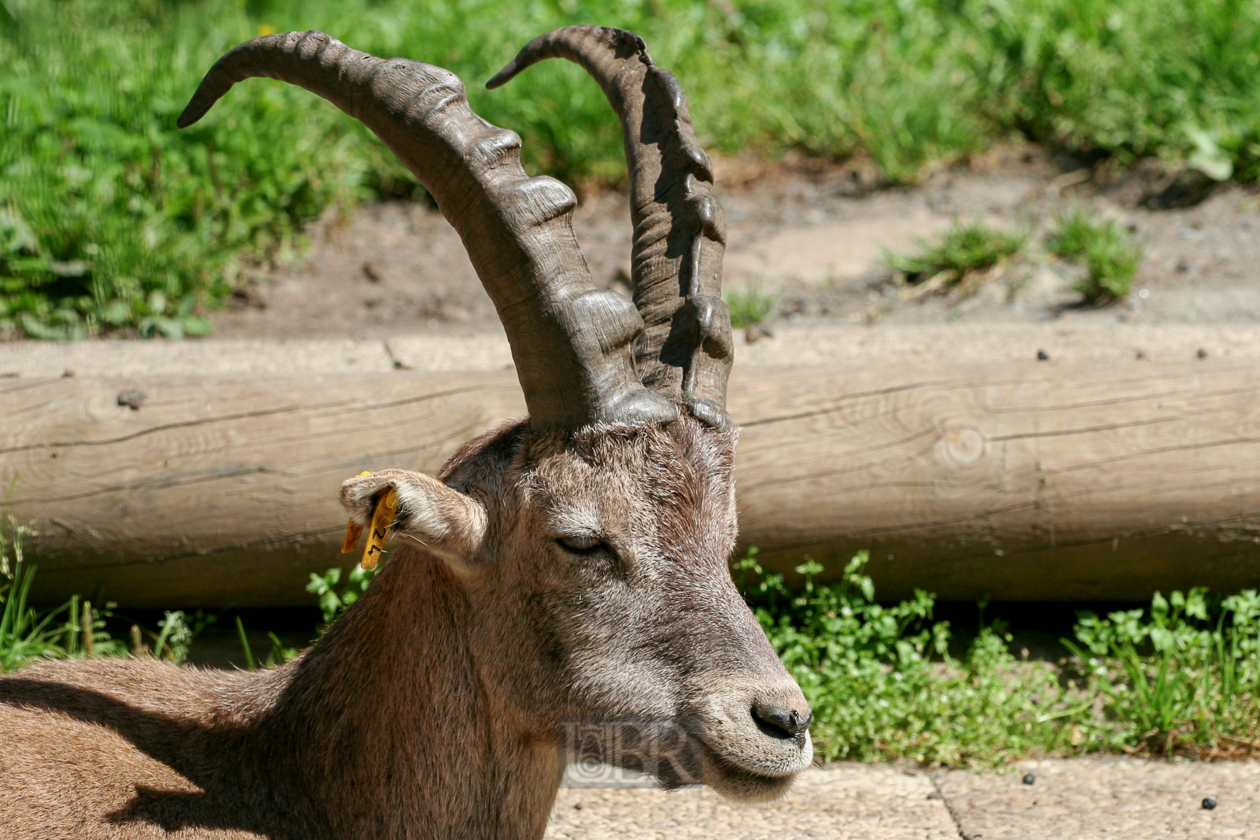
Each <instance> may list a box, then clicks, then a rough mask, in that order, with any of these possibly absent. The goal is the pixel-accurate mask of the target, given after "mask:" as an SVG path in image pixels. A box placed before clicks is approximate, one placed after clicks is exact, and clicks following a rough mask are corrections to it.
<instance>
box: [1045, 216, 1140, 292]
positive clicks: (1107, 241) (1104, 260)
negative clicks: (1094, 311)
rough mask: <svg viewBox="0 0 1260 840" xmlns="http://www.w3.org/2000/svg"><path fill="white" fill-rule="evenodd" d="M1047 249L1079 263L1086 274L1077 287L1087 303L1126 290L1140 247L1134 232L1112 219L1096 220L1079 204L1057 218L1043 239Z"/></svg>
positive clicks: (1135, 271)
mask: <svg viewBox="0 0 1260 840" xmlns="http://www.w3.org/2000/svg"><path fill="white" fill-rule="evenodd" d="M1046 245H1047V247H1048V248H1049V249H1050V252H1051V253H1053V254H1055V255H1056V256H1058V257H1060V258H1061V259H1064V260H1067V261H1069V262H1075V263H1080V264H1082V265H1083V266H1084V267H1085V271H1086V274H1085V276H1084V277H1083V278H1081V279H1080V280H1079V281H1077V283H1076V285H1075V289H1076V291H1078V292H1080V293H1081V295H1082V296H1083V297H1084V298H1085V301H1086V302H1087V303H1107V302H1110V301H1115V300H1119V299H1120V298H1123V297H1124V296H1126V295H1127V294H1128V293H1129V290H1130V289H1131V288H1132V286H1133V278H1134V277H1136V276H1137V269H1138V263H1139V262H1140V261H1141V259H1142V251H1141V249H1140V248H1139V247H1138V245H1137V243H1136V242H1135V241H1134V240H1133V235H1132V234H1131V233H1129V231H1128V230H1126V229H1125V228H1124V227H1123V226H1122V225H1120V224H1118V223H1117V222H1115V221H1114V220H1112V219H1105V220H1102V221H1096V220H1094V219H1093V218H1091V217H1090V216H1089V214H1087V213H1086V212H1085V211H1083V210H1080V209H1079V208H1078V209H1076V210H1073V211H1072V212H1070V213H1068V214H1067V215H1065V216H1063V217H1062V218H1060V219H1059V220H1058V223H1057V225H1056V227H1055V229H1054V230H1053V231H1052V232H1051V234H1050V236H1049V238H1048V239H1047V240H1046Z"/></svg>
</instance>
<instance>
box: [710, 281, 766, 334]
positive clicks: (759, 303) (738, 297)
mask: <svg viewBox="0 0 1260 840" xmlns="http://www.w3.org/2000/svg"><path fill="white" fill-rule="evenodd" d="M722 300H723V301H724V302H725V303H726V308H727V310H729V311H730V313H731V326H732V327H734V328H735V329H737V330H740V329H743V328H745V327H751V326H752V325H753V324H760V323H761V322H762V321H764V320H766V318H767V317H768V316H769V315H770V312H771V311H772V310H773V309H774V305H775V303H776V302H778V297H777V296H776V295H773V294H770V293H769V292H763V291H761V290H760V289H746V290H743V291H726V290H723V292H722Z"/></svg>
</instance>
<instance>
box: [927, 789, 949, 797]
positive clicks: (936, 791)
mask: <svg viewBox="0 0 1260 840" xmlns="http://www.w3.org/2000/svg"><path fill="white" fill-rule="evenodd" d="M927 798H928V799H944V798H945V797H943V796H941V792H940V791H939V790H934V791H932V792H931V793H929V794H928V795H927Z"/></svg>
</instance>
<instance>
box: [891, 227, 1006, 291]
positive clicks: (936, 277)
mask: <svg viewBox="0 0 1260 840" xmlns="http://www.w3.org/2000/svg"><path fill="white" fill-rule="evenodd" d="M1027 240H1028V235H1027V234H1025V233H1011V232H1007V231H1001V230H996V229H994V228H992V227H989V226H988V225H986V224H984V223H983V222H962V221H957V220H956V221H955V222H954V224H953V226H952V227H950V229H949V231H948V232H947V233H946V234H945V235H944V236H942V237H941V238H940V239H939V240H938V241H937V242H935V243H931V242H925V241H921V242H920V243H919V251H918V253H916V254H894V253H891V252H888V251H885V252H884V264H885V265H887V266H888V267H889V268H891V269H892V270H893V271H900V272H902V273H904V274H905V275H906V280H907V281H908V282H910V283H914V284H918V283H923V284H927V285H928V286H929V287H932V288H940V289H947V288H953V287H957V286H961V285H964V283H965V281H967V280H969V279H971V278H973V277H976V276H978V275H980V274H982V273H983V272H986V271H988V270H989V269H991V268H993V267H994V266H996V265H998V264H1000V263H1005V262H1006V261H1008V260H1010V259H1011V258H1013V257H1014V256H1015V255H1017V254H1018V253H1019V252H1020V249H1022V248H1023V247H1024V243H1025V242H1026V241H1027Z"/></svg>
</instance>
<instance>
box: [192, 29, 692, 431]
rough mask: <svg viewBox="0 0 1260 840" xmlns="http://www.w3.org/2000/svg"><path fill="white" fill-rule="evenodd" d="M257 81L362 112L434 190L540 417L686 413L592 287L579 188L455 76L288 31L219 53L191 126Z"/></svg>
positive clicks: (605, 297)
mask: <svg viewBox="0 0 1260 840" xmlns="http://www.w3.org/2000/svg"><path fill="white" fill-rule="evenodd" d="M254 76H267V77H270V78H273V79H280V80H281V81H285V82H290V83H292V84H295V85H299V86H300V87H303V88H306V89H307V90H309V91H311V92H312V93H315V94H317V95H319V96H321V97H323V98H324V99H327V100H328V101H330V102H332V103H333V104H334V105H336V106H337V107H338V108H340V109H341V110H343V111H345V112H346V113H347V114H349V115H350V116H352V117H355V118H356V119H358V120H360V121H361V122H362V123H363V124H364V125H366V126H367V127H368V128H370V129H371V130H372V131H373V133H375V134H376V136H377V137H379V138H381V140H383V141H384V142H385V145H387V146H388V147H389V148H390V150H391V151H392V152H393V153H394V154H395V155H397V156H398V159H399V160H401V161H402V162H403V163H404V164H405V165H406V166H407V168H408V169H410V170H411V171H412V173H414V174H415V176H416V177H417V178H418V179H420V182H421V183H422V184H424V186H425V188H426V189H427V190H428V191H429V192H430V193H431V194H432V195H433V198H434V199H435V200H436V201H437V205H438V207H439V208H440V209H441V211H442V214H443V215H444V216H446V218H447V220H448V221H450V223H451V224H452V225H453V226H454V227H455V229H456V230H457V231H459V235H460V237H461V238H462V239H463V241H464V247H465V248H466V249H467V250H468V255H469V257H471V259H472V263H473V267H474V268H476V270H477V275H478V276H479V277H480V278H481V282H482V284H483V285H484V286H485V287H486V291H487V292H488V293H489V294H490V297H491V299H492V300H493V301H494V305H495V308H496V309H497V310H498V313H499V318H500V320H502V322H503V327H504V329H505V330H506V331H507V336H508V341H509V342H510V343H511V345H512V358H513V359H514V360H515V362H516V372H517V376H518V377H519V379H520V382H521V388H522V390H523V391H524V392H525V402H526V405H527V406H528V407H529V413H530V417H531V420H532V421H533V422H534V423H535V424H536V425H542V426H552V427H566V428H573V427H577V426H580V425H584V424H586V423H590V422H595V421H611V422H617V421H621V422H669V421H670V420H672V419H674V417H675V416H676V414H677V410H676V408H675V407H674V406H673V405H672V404H671V403H670V402H669V401H668V400H666V399H664V398H662V397H661V396H660V395H657V394H654V393H652V392H651V391H649V390H647V389H646V388H644V387H643V385H642V384H641V383H640V382H639V380H638V379H637V377H636V376H635V373H634V363H633V358H632V355H631V352H630V345H631V344H632V343H633V342H634V341H635V340H636V339H637V338H638V336H639V335H640V333H641V332H642V321H641V319H640V317H639V316H638V315H637V314H636V312H635V310H634V308H633V307H632V306H631V305H630V303H629V302H628V301H626V300H624V299H622V298H620V297H618V296H617V295H616V294H615V293H614V292H610V291H599V290H596V289H595V287H594V284H593V282H592V281H591V274H590V269H588V268H587V265H586V259H585V258H584V257H583V256H582V252H581V250H580V249H579V248H578V244H577V239H576V238H575V237H574V235H573V225H572V213H573V207H574V205H575V203H576V199H575V198H574V196H573V192H572V191H571V190H569V188H568V187H566V186H565V185H564V184H561V183H560V182H559V181H556V180H555V179H553V178H546V177H538V178H529V177H527V176H526V175H525V170H524V169H523V168H522V167H521V162H520V145H521V139H520V137H518V136H517V135H516V134H515V133H514V132H511V131H507V130H505V129H502V128H496V127H495V126H492V125H490V124H489V123H487V122H486V121H485V120H483V119H481V118H480V117H478V116H477V115H476V114H474V113H473V112H472V109H471V108H469V106H468V100H467V98H466V97H465V95H464V86H463V84H462V83H461V82H460V80H459V79H458V78H457V77H456V76H455V75H454V74H452V73H450V72H449V71H447V70H443V69H442V68H440V67H433V66H432V65H428V64H421V63H420V62H418V61H408V60H406V59H399V58H393V59H381V58H376V57H375V56H371V55H368V54H367V53H363V52H359V51H358V50H352V49H350V48H349V47H347V46H346V45H345V44H343V43H341V42H340V41H338V40H336V39H335V38H331V37H329V36H328V35H325V34H324V33H322V32H284V33H277V34H275V35H267V36H264V37H262V38H255V39H253V40H252V41H246V42H245V43H243V44H241V45H240V46H238V47H236V48H235V49H233V50H231V51H230V52H228V53H227V54H226V55H224V56H223V57H222V58H220V59H219V60H218V61H217V62H216V63H215V65H214V66H213V67H211V68H210V71H209V72H208V73H206V77H205V79H203V80H202V82H201V85H200V86H199V87H198V88H197V92H196V93H195V94H194V95H193V98H192V100H191V101H190V102H189V103H188V107H187V108H185V109H184V112H183V113H182V114H181V115H180V117H179V121H178V125H179V127H180V128H184V127H186V126H189V125H192V124H193V123H195V122H196V121H197V120H199V119H201V117H202V116H204V115H205V113H206V112H207V111H208V110H209V109H210V107H211V106H212V105H213V104H214V103H215V102H216V101H217V100H218V99H219V98H220V97H221V96H223V95H224V94H226V93H227V92H228V90H230V89H231V87H232V85H234V84H236V83H237V82H239V81H242V80H243V79H247V78H251V77H254Z"/></svg>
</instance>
